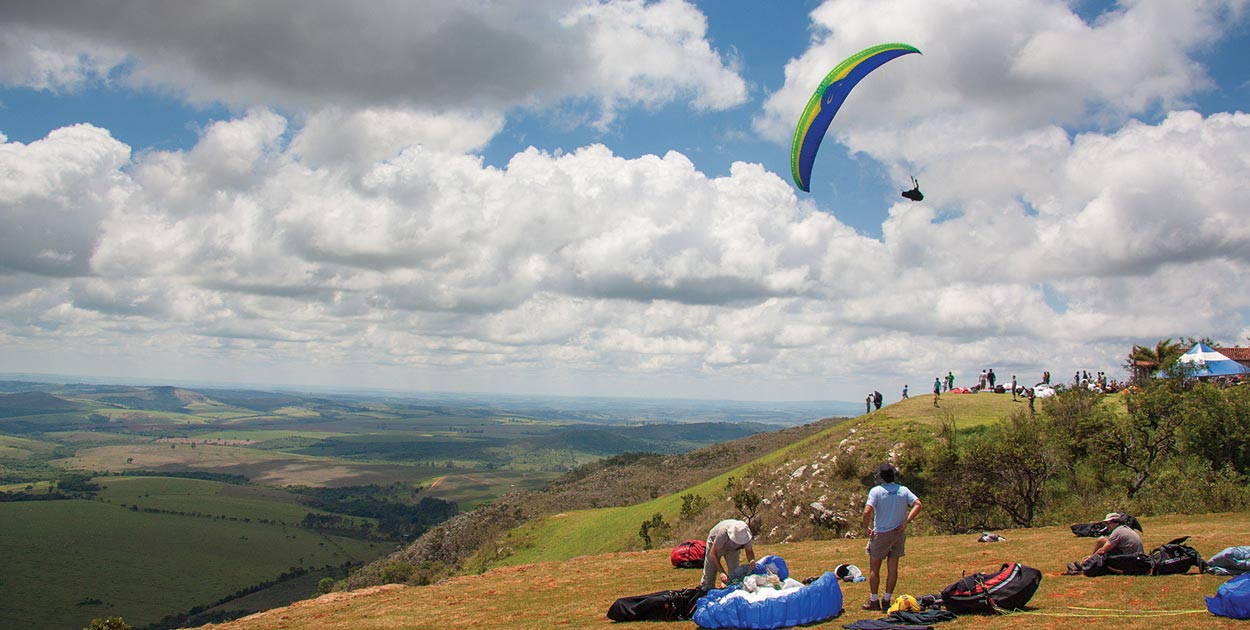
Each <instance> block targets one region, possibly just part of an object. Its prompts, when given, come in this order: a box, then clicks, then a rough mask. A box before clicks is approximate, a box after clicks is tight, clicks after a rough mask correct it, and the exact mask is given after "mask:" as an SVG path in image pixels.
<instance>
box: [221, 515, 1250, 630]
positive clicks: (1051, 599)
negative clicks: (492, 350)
mask: <svg viewBox="0 0 1250 630" xmlns="http://www.w3.org/2000/svg"><path fill="white" fill-rule="evenodd" d="M1098 511H1101V510H1100V509H1093V510H1091V519H1092V518H1097V517H1096V516H1093V515H1092V514H1093V512H1098ZM1142 524H1143V526H1144V528H1145V530H1146V535H1145V537H1144V538H1145V540H1146V544H1147V547H1152V546H1154V545H1157V544H1160V543H1163V542H1166V541H1167V540H1168V539H1171V538H1173V537H1176V536H1181V535H1186V534H1188V535H1192V536H1193V538H1192V539H1191V541H1190V542H1191V544H1193V545H1194V546H1195V547H1196V548H1197V549H1198V550H1199V551H1201V552H1202V553H1203V555H1204V556H1210V555H1212V554H1214V553H1216V552H1217V551H1219V550H1221V549H1223V548H1224V547H1227V546H1231V545H1237V544H1242V543H1245V542H1246V541H1247V540H1250V514H1245V513H1238V514H1211V515H1199V516H1169V517H1159V518H1151V519H1146V520H1145V521H1143V523H1142ZM1000 533H1002V534H1003V535H1004V536H1006V537H1007V541H1006V542H1003V543H978V542H976V536H972V535H963V536H928V537H919V536H918V537H913V538H912V539H911V540H910V541H908V551H909V553H908V555H907V557H906V558H905V559H904V561H903V568H902V580H901V581H900V586H899V588H898V589H897V590H898V591H899V593H910V594H913V595H923V594H927V593H935V592H937V591H940V590H941V589H942V588H943V587H944V586H946V585H947V584H949V583H951V582H953V581H954V580H956V579H958V578H959V577H960V575H961V573H962V572H963V571H969V572H975V571H987V570H990V569H994V568H997V566H998V565H999V564H1000V563H1002V562H1007V561H1019V562H1023V563H1025V564H1027V565H1030V566H1033V567H1036V568H1038V569H1041V570H1042V572H1043V573H1044V578H1043V580H1042V584H1041V588H1040V589H1039V590H1038V593H1037V595H1036V596H1035V597H1034V598H1033V601H1032V602H1030V607H1029V609H1028V610H1027V611H1025V612H1023V613H1018V614H1013V615H1010V616H967V617H963V618H960V619H959V620H957V621H954V622H950V623H947V624H942V625H941V627H944V628H976V629H978V630H982V629H984V630H999V629H1002V630H1006V629H1008V628H1016V627H1019V626H1021V625H1025V626H1027V627H1028V628H1039V629H1048V630H1049V629H1054V630H1060V629H1063V630H1068V629H1070V628H1073V627H1077V626H1079V627H1080V628H1082V630H1096V629H1101V628H1106V629H1108V630H1111V629H1114V630H1123V629H1124V628H1165V629H1178V630H1185V629H1190V628H1194V629H1196V628H1203V629H1221V628H1244V627H1245V625H1244V624H1243V623H1240V622H1237V621H1235V620H1231V619H1225V618H1221V617H1215V616H1213V615H1210V614H1208V613H1206V612H1205V604H1204V602H1203V596H1204V595H1213V594H1214V593H1215V591H1216V589H1217V588H1218V587H1219V585H1220V584H1222V583H1223V581H1224V580H1225V578H1220V577H1216V576H1210V575H1198V574H1196V573H1191V574H1189V575H1176V576H1160V577H1119V576H1110V577H1101V578H1096V579H1089V578H1084V577H1080V576H1064V575H1061V573H1062V571H1063V568H1064V566H1065V564H1066V563H1067V561H1068V560H1071V559H1074V558H1076V557H1079V556H1081V555H1084V554H1086V553H1088V552H1089V549H1090V548H1091V546H1092V540H1091V539H1088V538H1076V537H1074V536H1072V534H1071V533H1070V532H1069V531H1068V530H1067V529H1066V528H1063V527H1059V528H1055V527H1050V528H1038V529H1031V530H1013V531H1004V532H1000ZM758 553H760V555H763V554H766V553H774V554H778V555H780V556H782V557H784V558H785V559H786V561H787V563H788V564H789V566H790V569H791V572H792V573H793V574H794V575H795V576H797V577H800V578H801V577H806V576H809V575H817V574H819V573H821V572H823V571H827V570H831V569H832V568H833V567H834V566H836V565H837V564H839V563H843V562H851V563H856V564H859V565H860V566H861V567H865V568H866V564H867V562H866V558H865V556H864V554H863V541H855V540H836V541H824V542H821V541H812V542H803V543H795V544H788V545H773V546H766V547H761V549H759V550H758ZM698 580H699V573H698V572H697V571H692V570H674V569H672V568H670V565H669V560H668V550H658V551H647V552H627V553H614V554H607V555H602V556H584V557H580V558H574V559H573V560H569V561H567V562H546V563H539V564H531V565H523V566H516V567H504V568H500V569H495V570H493V571H490V572H487V573H485V574H482V575H476V576H468V577H458V578H453V579H450V580H447V581H446V582H444V583H441V584H438V585H435V586H425V587H403V586H385V587H377V588H372V589H365V590H361V591H355V592H351V593H335V594H331V595H326V596H323V597H321V598H318V599H315V600H308V601H304V602H300V603H297V604H295V605H293V606H291V607H288V608H281V609H276V610H272V611H268V612H265V613H260V614H258V615H253V616H251V617H247V618H244V619H241V620H238V621H235V622H233V623H229V624H220V625H216V626H208V627H213V628H228V629H230V630H271V629H276V628H318V629H324V630H335V629H344V630H346V629H349V628H350V629H351V630H365V629H371V628H379V629H380V628H431V629H435V628H437V629H440V630H442V629H449V628H492V629H499V630H530V629H535V630H536V629H539V628H544V629H545V628H553V627H568V628H609V627H622V628H623V627H629V626H619V625H618V624H614V623H613V622H611V621H609V620H608V619H607V617H606V616H605V613H606V611H607V609H608V606H609V605H611V603H612V601H613V600H614V599H616V598H617V597H622V596H626V595H637V594H640V593H647V592H651V591H657V590H661V589H668V588H681V587H687V586H694V585H696V584H697V582H698ZM843 589H844V593H845V595H844V598H845V602H844V605H845V607H846V612H845V613H844V614H843V615H842V616H840V617H838V618H836V619H833V620H830V621H828V622H825V623H823V624H814V625H812V626H808V627H811V628H830V629H832V628H840V627H841V626H842V625H843V624H846V623H850V622H852V621H854V620H857V619H864V618H875V615H869V614H868V613H865V612H863V611H861V610H859V604H860V603H861V602H862V601H863V600H864V599H865V597H866V596H867V587H866V583H857V584H844V585H843ZM1083 609H1097V610H1083ZM1141 611H1170V612H1176V613H1179V614H1172V615H1168V616H1153V617H1145V616H1134V615H1141V614H1142V613H1141ZM1188 611H1200V612H1188ZM690 626H691V624H689V623H679V624H673V626H672V627H690ZM636 627H647V628H649V627H652V626H650V625H644V626H636Z"/></svg>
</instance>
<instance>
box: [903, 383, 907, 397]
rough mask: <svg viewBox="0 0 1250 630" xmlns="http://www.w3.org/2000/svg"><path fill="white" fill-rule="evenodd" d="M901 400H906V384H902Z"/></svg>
mask: <svg viewBox="0 0 1250 630" xmlns="http://www.w3.org/2000/svg"><path fill="white" fill-rule="evenodd" d="M903 400H907V384H906V383H904V384H903Z"/></svg>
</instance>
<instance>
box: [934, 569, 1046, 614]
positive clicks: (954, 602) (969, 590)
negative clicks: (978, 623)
mask: <svg viewBox="0 0 1250 630" xmlns="http://www.w3.org/2000/svg"><path fill="white" fill-rule="evenodd" d="M1041 583H1042V572H1041V571H1038V570H1037V569H1034V568H1032V567H1027V566H1024V565H1023V564H1020V563H1018V562H1008V563H1006V564H1004V565H1003V566H1002V568H1001V569H999V570H998V571H997V572H995V573H976V574H974V575H968V576H964V577H963V578H960V579H959V580H958V581H956V582H955V583H954V584H951V585H950V586H948V587H946V588H944V589H942V595H941V598H942V606H943V607H945V608H946V609H947V610H949V611H951V612H953V613H955V614H959V615H962V614H966V613H976V612H997V611H1003V610H1015V609H1018V608H1023V607H1024V605H1025V604H1027V603H1028V602H1029V600H1030V599H1032V598H1033V594H1034V593H1036V592H1037V587H1038V586H1040V585H1041Z"/></svg>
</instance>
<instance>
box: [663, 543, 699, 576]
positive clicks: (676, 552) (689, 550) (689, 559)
mask: <svg viewBox="0 0 1250 630" xmlns="http://www.w3.org/2000/svg"><path fill="white" fill-rule="evenodd" d="M705 553H707V543H705V542H703V541H702V540H687V541H686V542H683V543H681V544H679V545H677V546H676V547H674V548H673V555H672V556H671V557H670V558H669V559H670V560H672V561H673V568H675V569H702V568H703V555H704V554H705Z"/></svg>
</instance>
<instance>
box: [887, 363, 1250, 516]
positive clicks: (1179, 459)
mask: <svg viewBox="0 0 1250 630" xmlns="http://www.w3.org/2000/svg"><path fill="white" fill-rule="evenodd" d="M1120 396H1122V397H1123V406H1119V405H1115V404H1110V402H1111V401H1109V400H1107V397H1106V396H1104V395H1103V394H1100V393H1097V392H1093V391H1090V390H1087V389H1080V388H1078V389H1072V390H1067V391H1063V392H1060V393H1059V394H1058V395H1056V396H1054V397H1052V398H1047V399H1044V400H1042V401H1041V404H1040V405H1039V407H1040V408H1039V410H1038V412H1037V413H1036V414H1031V413H1029V412H1028V411H1026V410H1023V409H1021V410H1018V411H1016V412H1014V413H1013V414H1012V415H1011V416H1010V417H1008V418H1006V419H1004V420H1003V421H1002V422H998V423H995V424H992V425H989V426H984V427H976V428H975V429H971V430H963V429H960V428H959V427H958V426H957V424H958V419H957V418H956V417H955V416H954V415H952V414H946V415H945V416H944V417H943V419H942V422H941V427H940V430H939V433H938V439H937V440H936V442H935V443H934V444H933V445H932V446H930V447H928V448H923V449H913V450H912V451H909V452H908V453H907V454H906V457H905V459H907V460H908V461H905V462H900V463H901V464H903V465H904V466H905V467H906V469H907V470H909V473H908V476H909V478H911V479H913V480H914V483H913V484H912V485H913V486H914V489H915V490H917V491H919V493H921V494H922V496H924V501H925V512H926V516H927V518H929V519H931V520H932V522H933V523H935V524H936V526H937V529H938V530H939V531H944V532H948V533H958V532H968V531H976V530H984V529H993V528H998V527H1032V526H1034V525H1047V524H1057V523H1061V522H1064V521H1065V520H1066V521H1071V522H1080V521H1081V519H1082V518H1085V519H1088V517H1089V516H1088V515H1090V514H1095V513H1097V514H1102V513H1105V512H1107V511H1112V510H1114V511H1127V512H1129V513H1133V514H1151V513H1187V512H1219V511H1232V510H1239V509H1244V508H1246V507H1247V506H1250V489H1248V488H1247V479H1248V477H1247V475H1250V386H1237V387H1228V388H1220V387H1216V386H1215V385H1213V384H1210V383H1206V382H1199V381H1196V380H1193V379H1186V378H1184V375H1183V374H1175V375H1173V377H1172V378H1157V379H1149V380H1147V381H1145V382H1143V383H1142V384H1141V386H1140V387H1135V388H1132V389H1130V390H1128V391H1126V392H1124V393H1122V394H1117V395H1116V400H1119V397H1120Z"/></svg>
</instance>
